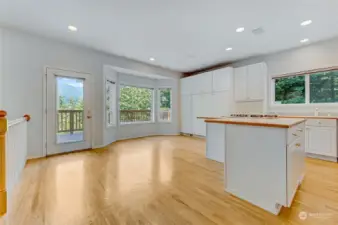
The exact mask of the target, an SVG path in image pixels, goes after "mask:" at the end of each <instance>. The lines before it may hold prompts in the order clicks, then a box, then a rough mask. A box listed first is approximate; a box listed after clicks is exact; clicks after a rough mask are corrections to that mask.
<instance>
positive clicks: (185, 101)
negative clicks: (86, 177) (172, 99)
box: [181, 95, 193, 134]
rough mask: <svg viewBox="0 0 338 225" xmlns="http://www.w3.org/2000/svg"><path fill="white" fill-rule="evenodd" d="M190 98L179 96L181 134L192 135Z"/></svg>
mask: <svg viewBox="0 0 338 225" xmlns="http://www.w3.org/2000/svg"><path fill="white" fill-rule="evenodd" d="M191 102H192V97H191V95H181V132H182V133H186V134H192V133H193V131H192V105H191Z"/></svg>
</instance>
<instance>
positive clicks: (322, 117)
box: [278, 116, 338, 120]
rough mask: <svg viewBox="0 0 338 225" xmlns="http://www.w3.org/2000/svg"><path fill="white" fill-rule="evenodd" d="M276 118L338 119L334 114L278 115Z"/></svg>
mask: <svg viewBox="0 0 338 225" xmlns="http://www.w3.org/2000/svg"><path fill="white" fill-rule="evenodd" d="M278 118H290V119H292V118H294V119H301V118H304V119H318V120H320V119H324V120H338V117H334V116H278Z"/></svg>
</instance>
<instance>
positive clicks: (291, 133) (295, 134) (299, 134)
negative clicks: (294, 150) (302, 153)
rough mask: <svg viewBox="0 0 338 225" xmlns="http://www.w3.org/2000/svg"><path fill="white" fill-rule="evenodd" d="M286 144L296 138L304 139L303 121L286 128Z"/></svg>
mask: <svg viewBox="0 0 338 225" xmlns="http://www.w3.org/2000/svg"><path fill="white" fill-rule="evenodd" d="M287 132H288V136H287V137H288V141H287V143H288V145H289V144H291V143H292V142H293V141H295V140H296V139H298V138H302V139H304V137H305V123H300V124H297V125H295V126H293V127H290V128H289V129H288V131H287Z"/></svg>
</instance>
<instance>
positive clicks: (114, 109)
mask: <svg viewBox="0 0 338 225" xmlns="http://www.w3.org/2000/svg"><path fill="white" fill-rule="evenodd" d="M107 82H113V83H114V84H115V96H114V97H115V106H113V109H111V110H110V112H113V113H115V116H113V120H114V121H113V123H111V124H108V118H107V109H106V107H107V105H106V103H107V102H106V101H107V89H106V87H107ZM104 84H105V86H104V109H105V110H104V114H105V123H106V128H111V127H116V126H117V122H116V120H117V110H116V102H117V101H116V99H117V82H116V80H115V79H112V78H111V77H109V76H106V79H105V82H104ZM113 105H114V104H113Z"/></svg>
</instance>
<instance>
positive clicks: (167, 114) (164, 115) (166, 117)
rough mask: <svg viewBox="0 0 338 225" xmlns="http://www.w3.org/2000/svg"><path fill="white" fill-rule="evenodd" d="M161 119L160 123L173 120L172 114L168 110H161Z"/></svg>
mask: <svg viewBox="0 0 338 225" xmlns="http://www.w3.org/2000/svg"><path fill="white" fill-rule="evenodd" d="M159 119H160V121H170V120H171V114H170V111H168V110H160V112H159Z"/></svg>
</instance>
